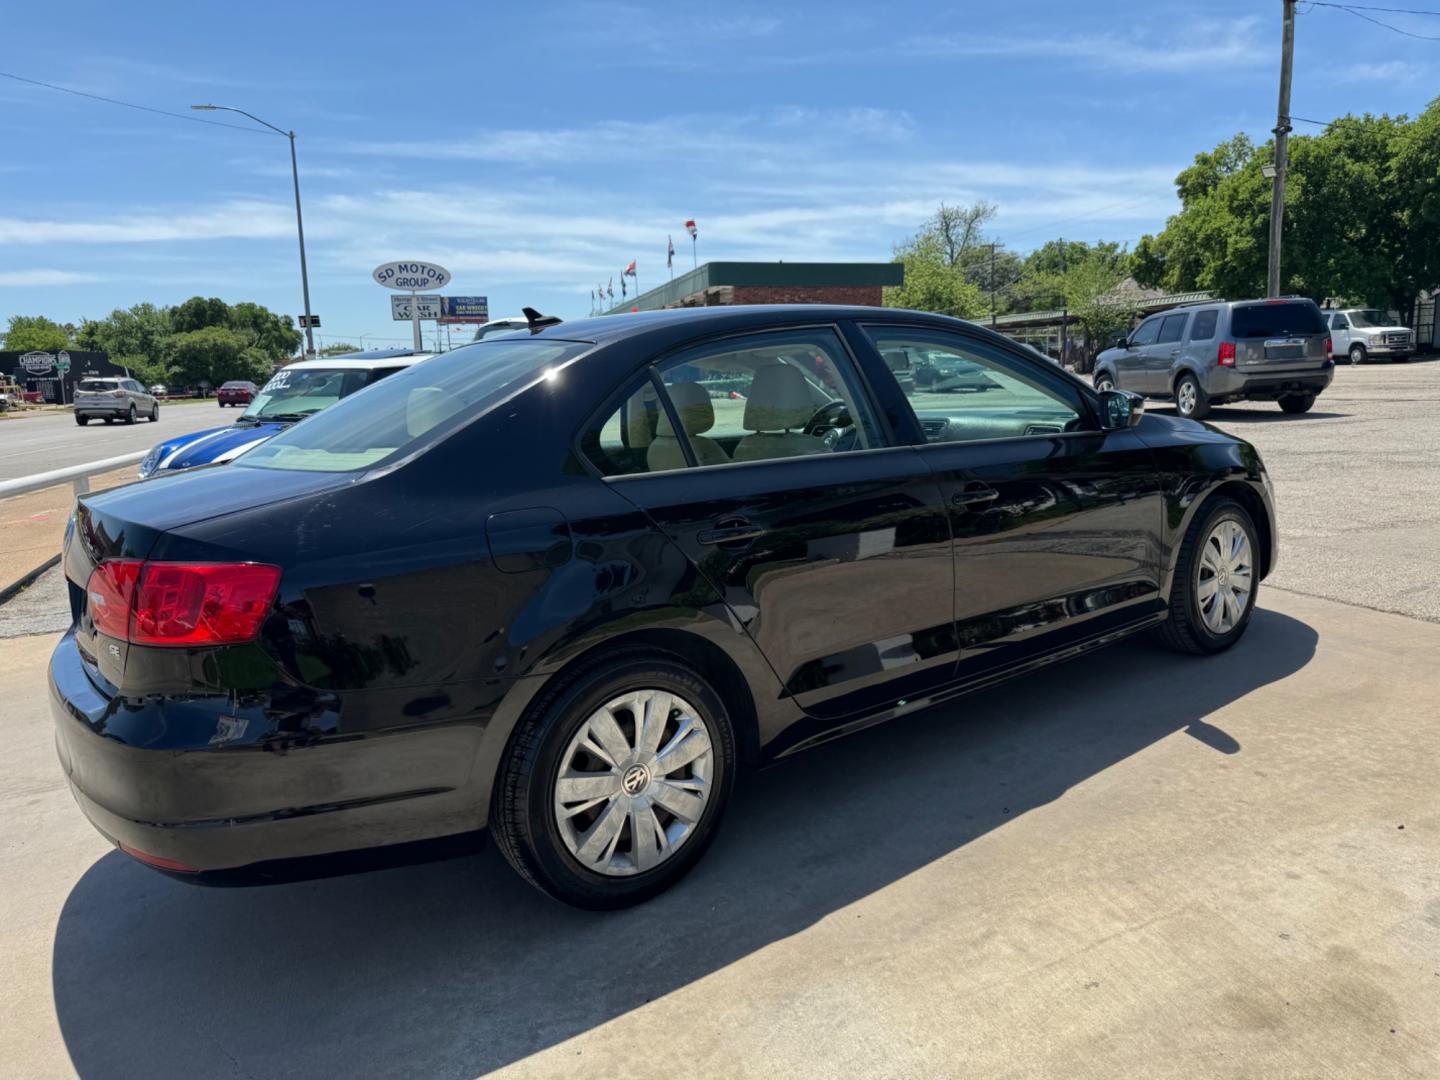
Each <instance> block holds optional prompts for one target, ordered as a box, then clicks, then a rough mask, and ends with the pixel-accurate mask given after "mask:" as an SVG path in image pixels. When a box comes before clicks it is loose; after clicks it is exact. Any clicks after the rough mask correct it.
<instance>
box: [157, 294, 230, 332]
mask: <svg viewBox="0 0 1440 1080" xmlns="http://www.w3.org/2000/svg"><path fill="white" fill-rule="evenodd" d="M169 310H170V325H171V327H172V328H173V330H174V331H175V333H177V334H188V333H190V332H191V331H192V330H204V329H205V328H206V327H209V326H228V325H229V323H230V305H229V304H227V303H225V301H224V300H221V299H220V298H219V297H216V296H212V297H209V298H208V299H207V298H206V297H203V296H192V297H190V299H189V300H186V301H185V302H184V303H182V304H176V305H175V306H174V307H173V308H170V309H169Z"/></svg>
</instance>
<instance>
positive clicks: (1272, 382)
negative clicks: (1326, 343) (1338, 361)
mask: <svg viewBox="0 0 1440 1080" xmlns="http://www.w3.org/2000/svg"><path fill="white" fill-rule="evenodd" d="M1334 379H1335V364H1334V362H1333V361H1330V360H1327V361H1325V364H1324V366H1323V367H1320V368H1300V369H1298V370H1289V371H1246V370H1243V369H1241V370H1238V371H1237V370H1235V369H1233V368H1218V369H1216V370H1214V371H1213V372H1212V373H1211V387H1210V396H1211V397H1212V398H1217V399H1221V400H1231V401H1238V400H1244V399H1260V400H1267V399H1273V398H1279V397H1285V396H1287V395H1289V394H1319V393H1321V392H1322V391H1324V390H1325V388H1326V387H1328V386H1329V385H1330V384H1331V383H1332V382H1333V381H1334Z"/></svg>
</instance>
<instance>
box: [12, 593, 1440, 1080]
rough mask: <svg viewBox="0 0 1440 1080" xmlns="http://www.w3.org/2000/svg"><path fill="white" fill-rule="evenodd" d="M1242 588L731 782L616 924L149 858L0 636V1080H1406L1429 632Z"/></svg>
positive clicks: (483, 890)
mask: <svg viewBox="0 0 1440 1080" xmlns="http://www.w3.org/2000/svg"><path fill="white" fill-rule="evenodd" d="M1260 597H1261V603H1262V607H1263V610H1260V611H1258V612H1257V614H1256V618H1255V621H1254V623H1253V625H1252V626H1251V629H1250V633H1249V635H1248V636H1247V638H1246V639H1245V642H1244V644H1243V645H1242V647H1240V648H1237V649H1235V650H1233V651H1231V652H1229V653H1227V654H1225V655H1223V656H1220V657H1214V658H1208V659H1197V658H1193V657H1181V656H1176V655H1174V654H1171V653H1169V652H1166V651H1164V650H1162V649H1160V648H1158V647H1157V646H1155V645H1153V644H1151V643H1148V642H1140V641H1136V642H1130V643H1126V644H1123V645H1120V646H1117V647H1114V648H1111V649H1108V650H1104V651H1103V652H1100V653H1096V654H1094V655H1092V656H1089V657H1086V658H1085V660H1083V661H1081V662H1076V663H1071V664H1066V665H1063V666H1061V667H1058V668H1056V669H1054V670H1053V671H1052V672H1051V673H1050V674H1048V675H1047V676H1046V677H1045V678H1043V679H1030V680H1026V681H1024V682H1020V683H1012V684H1009V685H1006V686H1001V687H995V688H993V689H991V690H988V691H985V692H982V693H979V694H975V695H972V696H969V697H966V698H963V699H961V700H959V701H956V702H953V703H951V704H949V705H947V706H945V707H943V708H938V709H932V710H930V711H928V712H926V713H921V714H917V715H915V716H914V717H910V718H907V719H904V720H900V721H897V722H895V723H892V724H887V725H883V726H881V727H878V728H874V729H871V730H869V731H866V732H863V733H861V734H858V735H856V736H853V737H851V738H849V739H845V740H842V741H841V742H837V743H834V744H831V745H829V746H826V747H822V748H820V749H817V750H814V751H812V752H810V753H808V754H804V755H800V756H798V757H797V758H795V759H794V760H793V761H791V762H790V763H788V764H785V765H782V766H779V767H777V768H775V769H772V770H770V771H768V772H766V773H763V774H761V775H759V776H757V777H754V778H752V779H751V780H749V781H748V782H747V783H745V784H743V785H742V786H741V787H740V788H739V789H738V790H737V793H736V800H735V802H734V804H733V805H732V807H731V809H730V813H729V815H728V817H727V820H726V822H725V826H724V828H723V830H722V831H721V833H720V835H719V837H718V840H717V842H716V844H715V846H714V847H713V848H712V849H711V850H710V852H709V853H708V854H707V856H706V858H705V859H704V860H703V861H702V863H701V864H700V865H699V867H698V868H697V869H696V871H695V873H694V874H692V875H691V876H690V877H689V878H688V879H687V880H686V881H684V882H682V883H681V884H680V886H679V887H677V888H676V889H674V890H673V891H671V892H669V893H667V894H666V895H664V896H662V897H660V898H659V899H657V900H655V901H653V902H652V903H649V904H646V905H643V906H641V907H639V908H636V909H634V910H632V911H626V912H618V913H614V914H592V913H585V912H579V911H575V910H572V909H569V908H565V907H562V906H560V905H558V904H555V903H552V902H550V901H548V900H546V899H544V898H543V897H541V896H540V895H539V894H537V893H535V892H534V891H533V890H532V889H530V888H529V886H527V885H525V884H524V883H522V882H521V881H520V880H519V878H518V877H517V876H516V875H515V874H514V873H513V872H512V871H511V870H510V869H509V868H508V867H507V866H506V865H505V864H504V862H503V860H501V859H500V858H499V856H498V855H497V854H496V853H495V852H494V851H493V850H489V851H486V852H483V853H481V854H480V855H478V856H472V857H468V858H463V859H456V860H451V861H449V862H443V863H435V864H431V865H427V866H415V867H408V868H404V869H395V870H387V871H383V872H375V873H370V874H365V875H359V876H353V877H346V878H334V879H331V880H326V881H315V882H306V883H300V884H292V885H283V886H273V887H268V888H256V889H230V890H226V889H201V888H196V887H194V886H189V885H185V884H182V883H179V882H175V881H171V880H169V879H167V878H164V877H162V876H160V875H159V874H157V873H155V872H154V871H152V870H149V869H146V868H145V867H143V866H140V865H138V864H136V863H135V862H133V861H132V860H130V859H129V858H127V857H126V856H123V855H120V854H118V853H117V852H115V851H114V850H113V849H112V848H111V847H110V845H108V844H107V843H106V842H105V841H104V839H103V838H101V837H100V836H99V835H98V834H97V833H95V832H94V830H93V829H92V828H91V827H90V826H89V824H88V823H87V822H86V821H85V820H84V819H83V817H82V816H81V814H80V812H79V811H78V810H77V809H76V807H75V805H74V802H73V800H72V799H71V797H70V794H69V792H68V791H67V790H66V786H65V782H64V779H63V776H62V774H61V770H60V767H59V766H58V764H57V763H56V760H55V749H54V745H53V739H52V735H51V719H50V717H49V714H48V707H47V703H46V700H45V693H44V689H43V684H42V681H41V678H42V676H41V672H42V670H43V664H44V660H45V657H46V655H47V654H48V652H49V650H50V648H51V647H52V645H53V642H54V640H55V638H54V636H52V635H48V634H47V635H41V636H32V637H25V638H18V639H13V640H8V641H0V702H3V707H0V745H4V747H5V755H4V762H3V765H0V777H3V779H0V913H3V918H0V958H3V971H4V973H5V975H4V978H3V979H0V1016H3V1017H4V1018H5V1019H4V1023H0V1075H4V1076H15V1077H22V1076H23V1077H26V1078H27V1080H44V1078H48V1077H69V1076H74V1075H77V1074H78V1075H79V1076H81V1077H95V1078H101V1077H103V1078H106V1080H111V1078H113V1080H124V1078H130V1077H135V1078H144V1080H164V1078H168V1077H177V1078H179V1077H194V1076H237V1077H270V1076H286V1077H292V1078H297V1080H306V1078H311V1077H314V1078H317V1080H319V1078H329V1077H335V1076H346V1077H391V1076H405V1077H425V1078H433V1080H467V1078H470V1077H475V1076H482V1075H488V1074H490V1073H492V1072H496V1073H499V1074H501V1075H509V1076H516V1077H556V1078H571V1077H579V1076H595V1077H602V1076H603V1077H617V1078H622V1077H637V1078H639V1077H645V1078H648V1077H655V1078H657V1080H660V1078H665V1080H669V1078H673V1077H679V1076H686V1077H706V1078H709V1077H725V1078H727V1080H728V1078H747V1077H755V1078H763V1080H790V1078H797V1080H798V1078H807V1080H808V1078H812V1077H813V1078H829V1077H887V1078H910V1077H915V1078H917V1080H918V1078H924V1080H930V1078H933V1077H961V1076H965V1077H972V1076H973V1077H1014V1078H1023V1077H1068V1078H1074V1080H1087V1078H1091V1077H1094V1078H1105V1080H1109V1078H1112V1077H1116V1076H1134V1077H1145V1078H1147V1080H1149V1078H1157V1080H1159V1078H1176V1077H1185V1078H1196V1080H1200V1078H1204V1080H1211V1078H1220V1080H1229V1078H1234V1080H1240V1078H1246V1080H1249V1078H1254V1077H1297V1078H1298V1077H1307V1078H1310V1077H1336V1078H1341V1077H1344V1078H1350V1077H1364V1078H1366V1080H1383V1078H1389V1077H1422V1076H1435V1075H1437V1074H1440V962H1437V959H1436V958H1437V956H1440V899H1437V897H1440V891H1437V886H1440V878H1437V875H1436V867H1437V865H1440V806H1437V802H1436V799H1435V791H1436V789H1437V787H1440V728H1437V726H1436V724H1435V722H1434V720H1435V715H1434V710H1433V708H1431V709H1430V710H1429V711H1427V710H1426V709H1425V708H1422V703H1427V704H1433V702H1434V701H1435V700H1436V698H1437V696H1440V669H1437V667H1436V665H1435V663H1434V658H1435V656H1436V655H1437V654H1440V626H1434V625H1430V624H1428V623H1424V622H1418V621H1415V620H1412V619H1407V618H1403V617H1401V616H1396V615H1388V614H1382V613H1377V612H1371V611H1366V610H1364V609H1361V608H1355V607H1348V606H1344V605H1339V604H1335V603H1331V602H1329V601H1322V600H1314V599H1310V598H1307V597H1300V596H1296V595H1294V594H1290V593H1283V592H1280V591H1278V590H1268V589H1266V588H1265V587H1264V586H1262V588H1261V594H1260Z"/></svg>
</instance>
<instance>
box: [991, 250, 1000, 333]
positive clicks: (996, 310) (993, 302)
mask: <svg viewBox="0 0 1440 1080" xmlns="http://www.w3.org/2000/svg"><path fill="white" fill-rule="evenodd" d="M997 314H999V311H998V309H997V308H996V306H995V243H994V241H991V243H990V328H991V329H992V330H993V329H994V328H995V316H996V315H997Z"/></svg>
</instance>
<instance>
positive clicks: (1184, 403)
mask: <svg viewBox="0 0 1440 1080" xmlns="http://www.w3.org/2000/svg"><path fill="white" fill-rule="evenodd" d="M1180 411H1181V412H1182V413H1189V412H1194V411H1195V384H1194V383H1193V382H1191V381H1190V380H1189V379H1186V380H1185V381H1184V382H1182V383H1181V384H1180Z"/></svg>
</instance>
